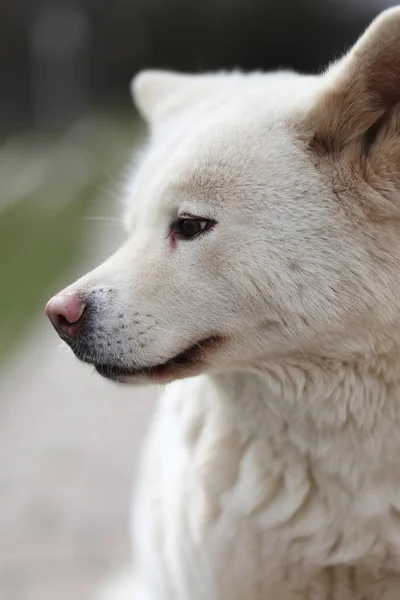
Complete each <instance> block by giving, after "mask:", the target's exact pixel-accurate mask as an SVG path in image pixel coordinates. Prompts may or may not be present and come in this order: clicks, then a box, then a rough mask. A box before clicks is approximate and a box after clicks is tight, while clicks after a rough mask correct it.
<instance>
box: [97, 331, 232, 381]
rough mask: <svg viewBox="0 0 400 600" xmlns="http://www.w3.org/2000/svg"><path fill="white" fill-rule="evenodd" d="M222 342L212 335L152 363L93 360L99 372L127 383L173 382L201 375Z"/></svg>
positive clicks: (111, 378)
mask: <svg viewBox="0 0 400 600" xmlns="http://www.w3.org/2000/svg"><path fill="white" fill-rule="evenodd" d="M220 344H221V338H220V337H217V336H210V337H208V338H205V339H204V340H202V341H200V342H198V343H197V344H194V345H192V346H191V347H190V348H188V349H187V350H184V351H183V352H180V353H179V354H177V355H176V356H174V357H173V358H171V359H170V360H167V361H166V362H164V363H161V364H156V365H151V366H144V367H140V366H134V367H131V368H130V367H125V366H120V365H115V364H107V363H96V362H93V363H92V364H93V365H94V367H95V369H96V371H97V373H99V374H100V375H102V377H105V378H106V379H110V380H111V381H115V382H118V383H124V384H129V383H130V384H146V383H162V384H165V383H169V382H171V381H174V380H176V379H184V378H186V377H193V376H195V375H199V374H200V373H201V372H202V371H203V370H204V367H205V364H206V362H208V360H206V359H209V357H210V354H211V353H213V352H214V351H215V349H216V348H217V347H219V346H220Z"/></svg>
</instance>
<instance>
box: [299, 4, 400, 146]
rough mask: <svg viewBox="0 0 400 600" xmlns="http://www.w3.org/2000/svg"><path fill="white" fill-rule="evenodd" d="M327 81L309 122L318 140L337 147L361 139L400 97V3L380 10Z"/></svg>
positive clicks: (320, 143) (392, 107) (332, 69)
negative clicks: (381, 11) (398, 5)
mask: <svg viewBox="0 0 400 600" xmlns="http://www.w3.org/2000/svg"><path fill="white" fill-rule="evenodd" d="M323 82H324V84H323V88H322V90H321V94H320V95H319V96H318V97H317V98H316V105H315V107H314V108H313V109H312V110H311V113H310V114H309V121H308V122H309V124H310V126H311V127H312V129H313V130H314V131H315V142H316V146H317V147H320V148H321V149H322V150H325V151H326V152H334V151H335V150H337V149H340V148H343V147H344V146H345V145H346V144H348V143H350V142H352V141H353V140H357V139H360V137H361V136H363V135H365V134H366V133H367V132H368V131H369V130H370V129H371V127H374V126H375V125H376V124H377V123H379V122H380V120H381V119H382V118H383V117H385V115H388V114H389V113H390V111H392V110H393V109H394V107H395V106H396V105H398V104H399V102H400V7H396V8H391V9H389V10H386V11H384V12H383V13H381V14H380V15H379V16H378V17H377V18H376V19H375V20H374V21H373V22H372V24H371V25H370V26H369V27H368V29H367V30H366V31H365V33H364V34H363V35H362V36H361V37H360V39H359V40H358V42H357V43H356V44H355V46H353V48H352V49H351V50H350V51H349V52H348V54H346V55H345V56H344V58H343V59H342V60H340V61H339V62H337V63H336V64H334V65H333V66H332V67H331V68H330V69H329V70H328V71H327V73H326V74H325V75H324V76H323Z"/></svg>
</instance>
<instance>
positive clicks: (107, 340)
mask: <svg viewBox="0 0 400 600" xmlns="http://www.w3.org/2000/svg"><path fill="white" fill-rule="evenodd" d="M399 51H400V10H399V9H391V10H389V11H386V12H384V13H383V14H382V15H381V16H380V17H378V18H377V19H376V21H375V22H374V23H373V24H372V25H371V26H370V28H369V29H368V30H367V31H366V33H365V34H364V35H363V36H362V37H361V38H360V40H359V41H358V42H357V44H356V45H355V46H354V48H353V49H352V50H351V51H350V52H349V53H348V54H347V55H346V56H345V57H344V58H343V59H342V60H341V61H339V62H338V63H336V64H334V65H333V66H332V67H331V68H330V69H328V70H327V71H326V72H325V73H323V74H322V75H319V76H301V75H297V74H294V73H290V72H281V73H273V74H251V75H243V74H240V73H229V74H226V73H220V74H215V75H201V76H190V75H179V74H174V73H168V72H156V71H148V72H143V73H141V74H139V75H138V76H137V77H136V78H135V80H134V82H133V95H134V98H135V101H136V104H137V106H138V108H139V110H140V111H141V113H142V115H143V116H144V118H145V119H146V120H147V122H148V124H149V127H150V138H151V139H150V144H149V146H148V149H147V151H146V152H145V154H144V156H143V158H142V160H141V163H140V165H139V167H138V168H136V169H135V172H134V173H133V174H132V176H131V178H130V180H129V184H128V186H127V190H126V198H127V212H126V215H127V216H126V224H127V229H128V232H129V235H128V238H127V241H126V242H125V243H124V245H123V246H122V247H121V248H120V249H119V250H118V251H117V252H116V254H115V255H113V256H112V257H111V258H110V259H109V260H107V261H106V262H105V263H104V264H103V265H101V266H100V267H98V268H97V269H95V270H94V271H92V272H91V273H89V274H87V275H85V276H84V277H83V278H81V279H80V280H79V281H77V282H76V283H74V284H73V285H72V286H70V287H69V288H68V289H67V290H65V291H64V292H62V293H60V294H59V295H58V296H56V297H55V298H53V299H52V300H51V301H50V302H49V304H48V306H47V312H48V314H49V316H50V318H51V320H52V322H53V324H54V325H55V327H56V329H57V330H58V332H59V333H60V335H61V337H63V338H64V339H65V340H66V341H67V342H68V343H69V344H70V346H71V347H72V349H73V351H74V352H75V354H76V355H77V356H78V358H80V359H82V360H84V361H86V362H89V363H92V364H93V365H94V366H95V367H96V369H97V370H98V372H99V373H101V374H102V375H104V376H107V377H110V378H112V379H115V380H119V381H124V382H126V381H128V382H138V381H139V382H143V381H159V382H167V381H171V380H173V379H176V378H180V377H188V376H191V375H196V374H199V373H201V372H205V371H207V372H210V371H221V370H225V369H232V368H235V369H237V368H258V367H259V366H260V365H262V363H263V361H265V360H268V359H269V358H274V357H277V356H286V355H290V354H296V353H299V352H300V353H306V354H310V353H311V354H315V355H318V356H321V357H322V356H324V355H328V354H332V355H335V356H337V355H340V356H344V355H345V354H346V353H351V352H364V351H366V348H367V346H368V347H372V346H374V344H376V343H377V340H378V339H381V338H382V339H384V338H385V339H386V337H390V336H391V335H393V332H394V330H395V329H396V327H397V325H398V322H399V317H398V315H399V308H400V298H399V296H400V295H399V289H400V288H399V283H400V282H399V273H400V269H399V267H398V264H399V263H398V261H399V259H400V221H399V217H400V168H399V167H400V142H399V136H398V129H399V126H400V110H399V108H398V103H399V101H400V58H399V57H400V54H399Z"/></svg>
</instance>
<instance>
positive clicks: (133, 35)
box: [0, 0, 396, 600]
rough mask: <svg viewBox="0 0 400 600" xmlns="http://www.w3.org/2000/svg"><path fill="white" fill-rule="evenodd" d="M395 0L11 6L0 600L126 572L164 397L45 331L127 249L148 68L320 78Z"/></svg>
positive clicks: (6, 29)
mask: <svg viewBox="0 0 400 600" xmlns="http://www.w3.org/2000/svg"><path fill="white" fill-rule="evenodd" d="M394 4H396V3H395V2H389V1H386V0H323V1H322V0H202V1H201V2H200V1H198V0H197V1H196V0H113V1H112V2H111V1H110V0H107V1H106V0H74V1H69V0H65V1H64V0H52V1H50V0H48V1H46V0H13V1H12V2H11V1H10V0H8V1H6V0H0V600H39V599H40V600H54V599H55V598H57V600H64V599H65V600H67V599H68V600H88V599H89V598H93V595H94V594H95V593H96V591H97V590H98V589H100V588H101V586H102V584H103V583H104V582H105V581H106V580H107V578H108V576H109V575H111V574H113V573H114V572H116V571H117V570H118V569H120V568H123V567H124V565H125V564H127V563H128V562H129V536H128V515H129V502H130V494H131V486H132V482H133V477H134V470H135V465H136V460H137V455H138V448H139V446H140V442H141V439H142V436H143V432H144V431H145V427H146V423H147V421H148V418H149V415H150V414H151V410H152V407H153V405H154V400H155V398H156V396H157V390H152V389H148V388H146V389H130V390H129V389H121V388H117V387H113V386H112V385H111V384H109V383H107V382H105V381H103V380H101V379H100V378H99V377H98V376H97V377H96V376H95V375H93V374H92V372H91V369H90V368H88V367H85V366H83V365H80V364H78V362H77V361H75V360H74V359H73V357H71V355H70V354H69V353H68V352H67V350H66V349H65V348H63V347H62V345H60V344H59V342H58V341H57V337H56V335H55V333H53V331H52V330H51V327H50V325H49V324H48V323H47V322H46V320H45V318H44V316H43V306H44V304H45V302H46V300H47V299H48V297H50V295H52V294H53V293H55V292H56V291H58V289H60V288H61V287H62V286H65V285H66V284H68V283H69V282H71V281H72V280H73V279H74V278H75V277H76V276H78V275H79V274H83V273H84V272H86V271H87V270H88V269H89V268H91V267H93V266H94V265H95V264H96V263H97V262H99V261H100V260H102V259H103V258H104V257H105V256H107V255H108V254H109V253H110V252H111V251H112V250H113V249H114V248H115V247H116V246H117V245H118V244H119V243H120V242H121V240H122V239H123V235H124V234H123V229H122V227H121V225H120V220H119V206H118V197H119V189H120V182H121V180H122V178H123V173H124V167H125V165H126V164H127V162H128V161H129V158H130V156H131V155H132V153H133V152H134V151H135V148H137V147H138V146H140V144H141V143H142V141H143V139H144V136H145V128H144V125H143V124H142V123H141V122H140V121H139V119H138V116H137V114H136V113H135V110H134V108H133V107H132V106H131V101H130V97H129V92H128V88H129V82H130V80H131V78H132V76H133V75H134V73H136V72H137V71H138V70H140V69H142V68H148V67H156V68H168V69H178V70H184V71H190V72H201V71H205V70H212V69H221V68H237V67H240V68H242V69H245V70H252V69H273V68H281V67H289V68H295V69H297V70H300V71H313V72H316V71H318V70H320V69H321V67H322V66H324V65H325V64H326V63H328V62H329V61H331V60H332V59H334V58H336V57H338V56H339V55H340V54H341V53H342V51H343V50H344V49H346V48H348V47H349V46H350V45H351V44H352V43H353V42H354V41H355V39H356V38H357V36H358V35H359V34H360V32H361V31H362V30H363V29H364V28H365V26H366V25H367V24H368V23H369V21H370V20H371V19H372V18H373V17H374V16H375V15H376V14H377V13H378V12H380V10H382V9H383V8H386V7H388V6H391V5H394Z"/></svg>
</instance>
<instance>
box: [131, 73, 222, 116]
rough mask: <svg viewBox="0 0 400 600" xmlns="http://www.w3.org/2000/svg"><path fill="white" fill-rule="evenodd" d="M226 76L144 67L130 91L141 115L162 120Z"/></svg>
mask: <svg viewBox="0 0 400 600" xmlns="http://www.w3.org/2000/svg"><path fill="white" fill-rule="evenodd" d="M225 77H226V76H225V75H223V74H213V75H188V74H183V73H173V72H171V71H156V70H148V71H141V72H140V73H138V74H137V75H136V76H135V77H134V79H133V81H132V83H131V93H132V97H133V100H134V102H135V104H136V106H137V108H138V109H139V112H140V113H141V115H142V117H143V118H144V119H145V120H146V121H147V122H148V123H150V124H159V123H161V122H163V121H165V120H167V119H168V118H171V117H172V116H174V115H175V114H177V113H178V112H179V111H180V110H183V109H185V108H188V107H190V106H191V105H194V104H195V103H196V102H198V101H199V100H200V99H202V98H205V97H206V96H207V94H209V93H210V92H211V91H212V90H213V89H215V88H216V87H217V86H218V85H220V82H221V79H222V78H225Z"/></svg>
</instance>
